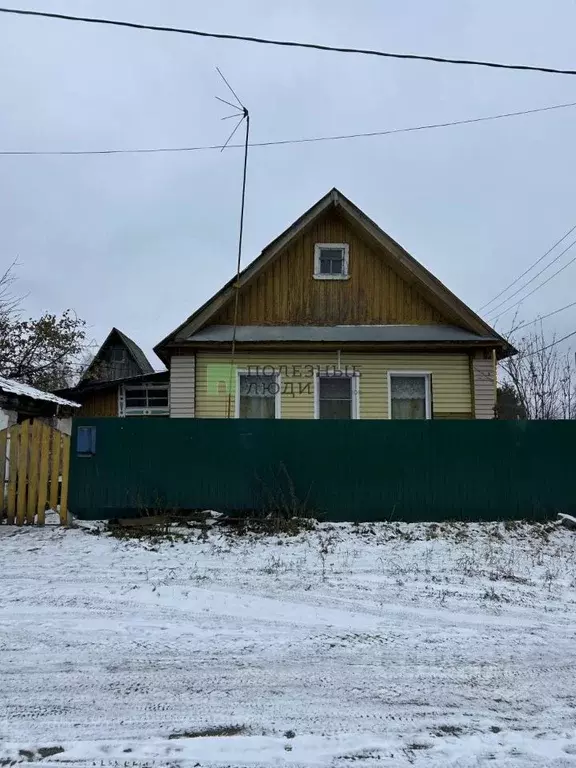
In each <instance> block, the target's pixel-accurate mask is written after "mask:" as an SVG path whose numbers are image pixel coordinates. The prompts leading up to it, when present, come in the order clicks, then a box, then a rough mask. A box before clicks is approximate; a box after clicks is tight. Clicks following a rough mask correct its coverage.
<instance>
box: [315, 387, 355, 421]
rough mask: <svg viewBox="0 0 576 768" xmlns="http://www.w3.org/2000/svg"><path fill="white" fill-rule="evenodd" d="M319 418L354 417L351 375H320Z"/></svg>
mask: <svg viewBox="0 0 576 768" xmlns="http://www.w3.org/2000/svg"><path fill="white" fill-rule="evenodd" d="M318 418H319V419H353V418H354V405H353V379H352V377H351V376H319V377H318Z"/></svg>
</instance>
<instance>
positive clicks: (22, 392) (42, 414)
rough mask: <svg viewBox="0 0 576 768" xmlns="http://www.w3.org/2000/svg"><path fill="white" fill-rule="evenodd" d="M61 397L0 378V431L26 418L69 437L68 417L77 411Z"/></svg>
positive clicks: (69, 419) (73, 404)
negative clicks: (43, 422) (44, 424)
mask: <svg viewBox="0 0 576 768" xmlns="http://www.w3.org/2000/svg"><path fill="white" fill-rule="evenodd" d="M78 407H79V406H78V403H73V402H72V401H70V400H66V399H64V398H62V397H57V396H56V395H53V394H51V393H50V392H43V391H42V390H41V389H36V387H31V386H29V385H28V384H22V383H21V382H19V381H14V379H4V378H2V377H0V430H2V429H6V428H7V427H11V426H13V425H14V424H20V423H21V422H23V421H25V420H27V419H40V420H42V421H45V422H47V423H49V424H51V425H52V426H54V427H56V428H57V429H59V430H60V431H61V432H66V433H67V434H70V429H71V417H72V414H73V412H74V411H75V410H76V409H77V408H78Z"/></svg>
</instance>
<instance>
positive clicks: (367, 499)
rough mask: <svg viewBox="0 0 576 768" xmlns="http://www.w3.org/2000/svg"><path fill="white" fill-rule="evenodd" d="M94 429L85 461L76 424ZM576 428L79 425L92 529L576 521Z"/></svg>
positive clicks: (78, 462) (225, 422)
mask: <svg viewBox="0 0 576 768" xmlns="http://www.w3.org/2000/svg"><path fill="white" fill-rule="evenodd" d="M87 426H90V427H92V428H93V429H94V430H96V433H95V434H96V440H95V454H93V455H78V452H77V445H76V440H77V435H78V427H87ZM575 445H576V422H574V421H572V422H570V421H556V422H528V421H516V422H512V421H458V420H454V421H448V420H447V421H426V422H418V421H362V420H360V421H313V420H286V421H284V420H271V421H267V420H244V419H146V418H130V419H98V420H93V421H90V420H89V419H76V420H75V422H74V429H73V435H72V451H71V462H72V466H71V473H70V499H69V508H70V510H71V512H72V513H73V514H76V515H77V516H78V517H80V518H82V519H92V520H96V519H109V518H117V517H131V516H138V515H141V514H149V513H158V512H164V511H171V510H191V509H216V510H221V511H249V510H269V509H272V508H283V509H289V508H292V507H297V506H299V505H303V504H306V505H307V506H308V508H309V509H310V510H311V511H313V512H315V513H317V514H319V515H321V516H323V518H324V519H329V520H335V521H336V520H400V519H403V520H443V519H444V520H445V519H451V518H463V519H468V520H487V519H499V518H536V519H542V518H545V517H547V516H552V515H555V514H556V512H559V511H562V512H568V513H571V514H575V513H576V492H575V489H574V483H573V481H572V476H573V467H574V459H575V458H576V456H575V454H576V449H575V447H574V446H575Z"/></svg>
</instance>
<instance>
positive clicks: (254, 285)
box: [210, 208, 454, 326]
mask: <svg viewBox="0 0 576 768" xmlns="http://www.w3.org/2000/svg"><path fill="white" fill-rule="evenodd" d="M319 243H322V244H324V245H330V244H337V245H339V244H343V245H345V246H346V252H347V275H346V277H345V278H344V277H343V278H342V279H319V278H318V277H315V274H314V273H315V247H316V245H317V244H319ZM381 250H382V249H381V247H380V246H377V245H375V244H374V243H371V242H369V241H368V240H367V238H366V237H365V236H364V234H363V233H362V231H361V230H359V228H358V227H357V226H355V225H354V224H353V223H351V222H350V221H348V220H346V218H345V217H344V216H343V215H342V213H341V212H340V211H339V210H338V209H334V208H330V209H329V210H327V211H325V212H324V213H323V214H321V215H320V216H319V217H318V218H317V219H316V220H315V221H313V222H312V223H311V224H310V225H309V226H308V227H307V228H306V229H305V230H304V231H303V232H301V233H300V234H299V235H298V236H297V237H296V238H294V239H293V240H292V241H291V242H290V243H289V244H288V245H286V246H285V247H284V248H283V249H282V250H281V251H280V252H279V253H278V254H277V256H276V258H275V259H273V260H272V261H270V262H269V263H268V264H267V265H266V266H265V267H264V268H263V269H262V270H261V271H260V272H259V273H258V274H257V275H255V276H254V277H253V279H252V280H251V281H249V282H248V283H247V284H245V285H244V286H243V287H242V288H241V289H240V294H239V304H238V318H237V320H238V324H239V325H313V326H314V325H316V326H318V325H402V324H415V325H419V324H426V325H430V324H451V323H452V324H453V323H454V318H453V317H449V316H448V314H447V313H445V312H441V311H439V310H438V309H437V308H436V307H434V306H433V305H432V304H431V303H430V302H429V301H428V300H427V299H426V298H425V297H424V295H423V294H422V292H421V291H420V290H419V287H418V286H417V285H416V284H415V281H414V280H413V279H412V280H411V279H410V278H409V277H408V279H407V278H406V276H402V275H401V274H400V273H399V272H398V270H397V269H396V265H395V264H394V260H393V259H392V258H390V256H389V254H387V253H381ZM233 322H234V296H232V297H231V298H230V299H229V300H228V302H227V304H226V305H225V306H224V307H223V308H222V309H221V310H220V311H219V312H217V313H216V315H215V316H214V317H213V318H212V319H211V321H210V324H215V325H230V324H232V323H233Z"/></svg>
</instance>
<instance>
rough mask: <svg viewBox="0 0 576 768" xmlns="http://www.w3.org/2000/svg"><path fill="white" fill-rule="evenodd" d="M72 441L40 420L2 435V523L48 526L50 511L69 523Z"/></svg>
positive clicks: (0, 486)
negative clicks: (68, 506) (48, 512)
mask: <svg viewBox="0 0 576 768" xmlns="http://www.w3.org/2000/svg"><path fill="white" fill-rule="evenodd" d="M69 471H70V437H69V435H65V434H64V433H63V432H60V431H59V430H57V429H54V428H53V427H51V426H50V425H49V424H44V423H42V422H40V421H38V420H35V421H33V422H31V421H25V422H23V423H22V424H16V425H15V426H13V427H9V428H8V429H4V430H1V431H0V521H1V520H3V519H5V520H6V522H7V523H8V524H9V525H13V524H14V523H15V524H16V525H24V524H25V523H26V524H27V525H34V524H37V525H44V523H45V521H46V510H47V509H50V510H53V511H55V512H58V514H59V516H60V523H62V524H66V523H67V520H68V509H67V505H68V476H69Z"/></svg>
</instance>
